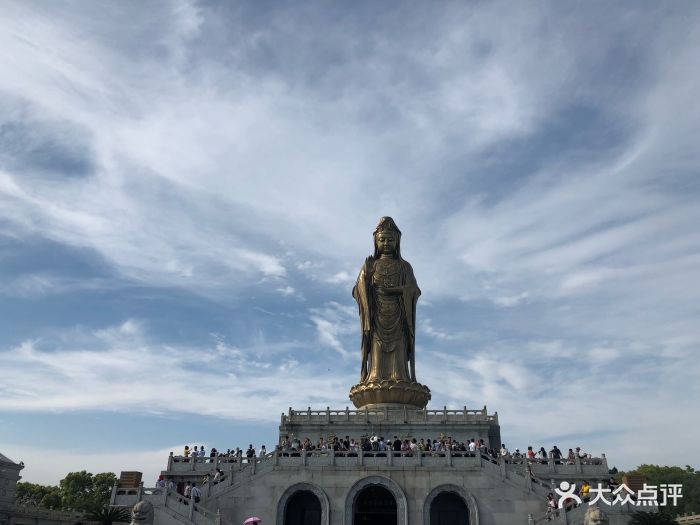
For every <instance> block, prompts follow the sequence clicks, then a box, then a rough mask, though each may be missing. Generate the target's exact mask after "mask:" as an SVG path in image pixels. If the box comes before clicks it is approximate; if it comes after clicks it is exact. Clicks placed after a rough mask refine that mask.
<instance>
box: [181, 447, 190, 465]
mask: <svg viewBox="0 0 700 525" xmlns="http://www.w3.org/2000/svg"><path fill="white" fill-rule="evenodd" d="M182 455H183V457H184V458H185V462H188V461H189V460H190V459H189V458H190V447H189V445H185V450H184V451H183V452H182Z"/></svg>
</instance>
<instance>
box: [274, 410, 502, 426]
mask: <svg viewBox="0 0 700 525" xmlns="http://www.w3.org/2000/svg"><path fill="white" fill-rule="evenodd" d="M334 422H335V423H349V424H357V425H367V424H368V423H375V424H377V423H474V422H485V423H493V424H498V412H495V413H494V414H488V413H487V411H486V407H484V408H482V409H478V410H468V409H467V407H466V406H465V407H463V408H462V409H461V410H448V409H447V407H444V408H443V409H442V410H428V409H427V408H424V409H417V408H409V407H407V406H404V407H401V408H396V407H386V406H385V407H378V408H374V409H368V408H363V409H361V410H350V409H349V408H348V407H345V410H331V408H330V407H326V409H325V410H311V407H308V408H307V409H306V410H293V409H292V408H291V407H289V411H288V412H287V413H286V414H284V413H283V414H282V417H281V421H280V425H281V426H285V425H289V424H304V423H306V424H308V423H334Z"/></svg>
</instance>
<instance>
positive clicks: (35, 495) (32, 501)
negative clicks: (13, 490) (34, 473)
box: [16, 482, 61, 509]
mask: <svg viewBox="0 0 700 525" xmlns="http://www.w3.org/2000/svg"><path fill="white" fill-rule="evenodd" d="M16 501H17V504H18V505H22V506H29V507H44V508H47V509H60V508H61V493H60V491H59V489H58V487H55V486H51V485H39V484H36V483H27V482H19V483H17V495H16Z"/></svg>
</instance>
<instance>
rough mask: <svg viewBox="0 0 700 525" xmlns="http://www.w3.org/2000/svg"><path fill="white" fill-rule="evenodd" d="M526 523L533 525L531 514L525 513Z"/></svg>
mask: <svg viewBox="0 0 700 525" xmlns="http://www.w3.org/2000/svg"><path fill="white" fill-rule="evenodd" d="M527 525H535V519H534V518H533V517H532V514H528V515H527Z"/></svg>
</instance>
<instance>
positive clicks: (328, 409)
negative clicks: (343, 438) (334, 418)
mask: <svg viewBox="0 0 700 525" xmlns="http://www.w3.org/2000/svg"><path fill="white" fill-rule="evenodd" d="M326 421H328V422H329V423H330V422H331V407H326Z"/></svg>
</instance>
